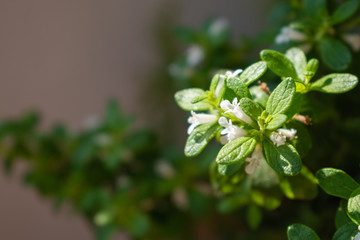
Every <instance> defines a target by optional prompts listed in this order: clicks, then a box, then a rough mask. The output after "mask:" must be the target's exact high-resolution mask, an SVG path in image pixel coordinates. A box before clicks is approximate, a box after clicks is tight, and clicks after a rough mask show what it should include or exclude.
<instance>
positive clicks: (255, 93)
mask: <svg viewBox="0 0 360 240" xmlns="http://www.w3.org/2000/svg"><path fill="white" fill-rule="evenodd" d="M249 91H250V94H251V98H252V99H253V100H254V102H256V103H258V104H260V106H261V107H262V108H265V107H266V103H267V101H268V99H269V95H268V94H267V93H266V92H264V91H263V90H261V89H259V88H258V87H257V86H252V87H251V88H250V89H249Z"/></svg>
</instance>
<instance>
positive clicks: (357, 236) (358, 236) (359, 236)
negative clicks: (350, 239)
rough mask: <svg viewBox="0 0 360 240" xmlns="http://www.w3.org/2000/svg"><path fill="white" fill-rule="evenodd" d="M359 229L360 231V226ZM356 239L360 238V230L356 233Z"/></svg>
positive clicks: (359, 239)
mask: <svg viewBox="0 0 360 240" xmlns="http://www.w3.org/2000/svg"><path fill="white" fill-rule="evenodd" d="M358 230H359V231H360V226H358ZM354 240H360V232H359V233H357V234H356V235H355V237H354Z"/></svg>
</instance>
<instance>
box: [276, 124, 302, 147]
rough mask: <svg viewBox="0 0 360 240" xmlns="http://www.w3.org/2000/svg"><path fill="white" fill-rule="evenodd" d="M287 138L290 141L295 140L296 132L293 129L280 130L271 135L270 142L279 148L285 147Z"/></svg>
mask: <svg viewBox="0 0 360 240" xmlns="http://www.w3.org/2000/svg"><path fill="white" fill-rule="evenodd" d="M286 138H288V139H289V140H293V139H294V138H296V130H295V129H293V128H292V129H283V128H279V129H277V130H276V131H275V132H273V133H272V134H271V135H270V140H271V141H272V142H273V143H274V145H275V146H277V147H279V146H282V145H285V143H286Z"/></svg>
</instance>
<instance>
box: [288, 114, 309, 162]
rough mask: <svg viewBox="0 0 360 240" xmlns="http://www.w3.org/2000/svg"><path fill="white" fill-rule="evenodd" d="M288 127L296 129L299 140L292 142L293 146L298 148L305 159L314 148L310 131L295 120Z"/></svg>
mask: <svg viewBox="0 0 360 240" xmlns="http://www.w3.org/2000/svg"><path fill="white" fill-rule="evenodd" d="M286 127H287V128H289V129H290V128H294V129H296V136H297V138H295V139H293V140H291V144H292V145H293V146H294V147H295V148H296V150H297V151H298V153H299V155H300V156H301V157H303V156H305V155H306V154H308V152H309V151H310V150H311V147H312V139H311V135H310V133H309V131H308V130H307V128H306V127H305V126H304V124H302V123H300V122H298V121H296V120H293V121H292V122H290V123H288V124H286Z"/></svg>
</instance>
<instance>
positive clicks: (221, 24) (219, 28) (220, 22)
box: [209, 18, 229, 36]
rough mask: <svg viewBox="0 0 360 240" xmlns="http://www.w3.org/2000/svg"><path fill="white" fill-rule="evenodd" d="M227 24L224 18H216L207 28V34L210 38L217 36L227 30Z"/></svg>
mask: <svg viewBox="0 0 360 240" xmlns="http://www.w3.org/2000/svg"><path fill="white" fill-rule="evenodd" d="M228 27H229V22H228V20H227V19H226V18H218V19H216V20H215V21H214V22H213V23H212V24H211V26H210V28H209V33H210V35H212V36H217V35H219V34H220V33H221V32H223V31H224V30H226V29H228Z"/></svg>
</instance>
